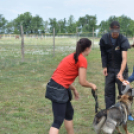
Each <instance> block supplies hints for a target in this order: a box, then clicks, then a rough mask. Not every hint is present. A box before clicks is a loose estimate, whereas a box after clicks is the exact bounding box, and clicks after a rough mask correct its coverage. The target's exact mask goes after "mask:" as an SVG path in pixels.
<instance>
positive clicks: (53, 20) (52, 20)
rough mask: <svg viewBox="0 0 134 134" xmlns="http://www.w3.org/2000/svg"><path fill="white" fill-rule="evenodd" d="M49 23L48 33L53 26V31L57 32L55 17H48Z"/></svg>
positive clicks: (51, 30) (51, 31)
mask: <svg viewBox="0 0 134 134" xmlns="http://www.w3.org/2000/svg"><path fill="white" fill-rule="evenodd" d="M49 25H50V33H53V28H55V33H58V31H59V26H58V23H57V20H56V18H53V19H51V18H49Z"/></svg>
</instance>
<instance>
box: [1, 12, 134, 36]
mask: <svg viewBox="0 0 134 134" xmlns="http://www.w3.org/2000/svg"><path fill="white" fill-rule="evenodd" d="M113 20H117V21H119V23H120V26H121V28H120V31H121V32H124V33H126V35H129V36H133V35H134V20H132V19H131V18H130V17H128V16H125V15H121V16H119V17H116V16H110V17H109V18H108V19H107V20H102V21H101V23H100V24H99V25H97V17H96V16H93V15H88V14H87V15H85V16H82V17H79V19H78V20H77V21H76V20H75V18H74V16H73V15H70V16H69V18H68V19H66V18H64V19H60V20H57V19H56V18H49V20H47V21H44V20H43V19H42V18H41V17H40V16H39V15H36V16H32V14H31V13H30V12H25V13H24V14H20V15H18V16H17V17H16V18H15V19H14V20H11V21H8V20H6V18H5V17H4V16H3V15H2V14H0V34H6V33H8V34H12V33H13V34H20V25H23V30H24V34H40V33H52V32H53V28H55V33H56V34H60V33H76V31H77V32H93V29H94V31H96V30H97V31H99V32H108V31H109V24H110V23H111V22H112V21H113ZM76 29H77V30H76Z"/></svg>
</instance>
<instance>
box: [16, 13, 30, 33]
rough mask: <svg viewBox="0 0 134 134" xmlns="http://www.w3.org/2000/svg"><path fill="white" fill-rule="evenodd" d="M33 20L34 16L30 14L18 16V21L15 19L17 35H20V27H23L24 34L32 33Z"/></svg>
mask: <svg viewBox="0 0 134 134" xmlns="http://www.w3.org/2000/svg"><path fill="white" fill-rule="evenodd" d="M31 20H32V15H31V13H30V12H26V13H24V14H20V15H18V17H17V18H16V19H14V26H15V33H16V34H19V33H20V25H23V30H24V34H26V33H30V31H31Z"/></svg>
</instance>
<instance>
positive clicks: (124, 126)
mask: <svg viewBox="0 0 134 134" xmlns="http://www.w3.org/2000/svg"><path fill="white" fill-rule="evenodd" d="M123 128H124V130H125V131H126V134H133V133H129V132H128V130H127V123H126V124H124V125H123Z"/></svg>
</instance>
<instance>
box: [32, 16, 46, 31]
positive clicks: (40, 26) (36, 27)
mask: <svg viewBox="0 0 134 134" xmlns="http://www.w3.org/2000/svg"><path fill="white" fill-rule="evenodd" d="M31 30H32V31H31V33H32V32H33V33H37V34H38V33H45V29H44V21H43V19H42V18H41V17H40V16H39V15H36V16H35V17H33V18H32V20H31Z"/></svg>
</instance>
